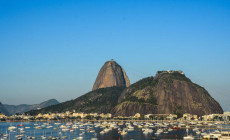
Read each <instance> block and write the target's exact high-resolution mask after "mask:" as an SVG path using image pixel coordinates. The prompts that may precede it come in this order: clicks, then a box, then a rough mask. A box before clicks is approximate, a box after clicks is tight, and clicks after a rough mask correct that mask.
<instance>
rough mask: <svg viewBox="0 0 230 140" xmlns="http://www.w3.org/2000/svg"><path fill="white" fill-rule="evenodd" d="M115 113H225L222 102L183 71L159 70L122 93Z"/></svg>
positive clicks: (127, 114)
mask: <svg viewBox="0 0 230 140" xmlns="http://www.w3.org/2000/svg"><path fill="white" fill-rule="evenodd" d="M112 113H113V114H114V115H115V116H120V115H121V116H133V115H135V113H140V114H142V115H146V114H184V113H190V114H196V115H200V116H201V115H206V114H212V113H218V114H219V113H223V109H222V108H221V106H220V105H219V103H218V102H217V101H216V100H215V99H213V98H212V97H211V96H210V94H209V93H208V92H207V91H206V90H205V89H204V88H203V87H201V86H199V85H197V84H195V83H193V82H192V81H191V80H190V79H188V78H187V77H186V76H185V75H184V74H183V73H181V72H178V71H174V72H167V71H164V72H159V73H158V74H157V75H156V76H155V77H148V78H145V79H142V80H140V81H138V82H137V83H135V84H132V85H131V86H130V87H128V88H126V89H125V90H124V91H123V93H122V94H121V96H120V98H119V101H118V105H117V106H116V107H115V108H114V109H113V110H112Z"/></svg>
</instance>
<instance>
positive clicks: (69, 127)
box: [0, 122, 229, 140]
mask: <svg viewBox="0 0 230 140" xmlns="http://www.w3.org/2000/svg"><path fill="white" fill-rule="evenodd" d="M74 124H75V126H77V128H73V125H74ZM142 124H143V125H144V124H145V123H142ZM62 125H63V126H64V128H62V127H61V126H62ZM96 125H98V123H96V122H92V123H78V122H75V123H68V122H65V123H64V122H62V123H60V124H57V122H0V134H1V137H3V135H4V134H8V135H9V136H8V139H10V140H17V139H18V138H20V137H19V135H20V134H23V135H21V138H22V139H23V140H27V139H29V138H31V137H36V140H42V137H41V136H42V135H44V136H46V138H44V139H46V140H48V139H52V137H58V139H63V140H72V139H80V138H82V139H84V140H90V139H92V138H97V139H98V140H119V139H120V140H131V139H133V140H151V139H154V138H155V139H183V136H186V135H193V136H194V137H195V139H199V138H201V135H197V134H196V133H195V132H194V131H193V128H194V127H193V128H192V127H191V128H189V129H187V130H186V129H178V130H173V131H167V130H168V128H161V129H163V130H164V132H162V133H161V134H159V135H155V133H156V131H157V130H158V129H160V127H154V128H150V129H152V130H153V132H152V133H149V134H143V131H142V128H138V127H137V126H136V125H133V123H131V125H132V126H133V127H134V131H128V133H127V134H126V135H124V136H122V135H121V134H120V133H119V130H118V128H120V130H122V129H123V128H125V127H126V124H125V123H124V124H123V125H119V126H118V128H116V129H112V130H111V131H109V132H107V133H104V134H100V132H101V131H102V130H103V129H104V128H102V127H96ZM10 126H15V127H16V129H13V130H11V131H10V130H9V127H10ZM101 126H104V127H106V125H103V124H101ZM35 127H37V128H35ZM225 127H229V125H228V126H225ZM205 128H206V129H205ZM20 129H21V131H20ZM202 129H203V131H204V132H207V133H209V132H211V131H214V129H208V127H203V128H202ZM202 129H200V131H202ZM65 130H66V131H65ZM215 130H216V129H215ZM65 136H66V137H65Z"/></svg>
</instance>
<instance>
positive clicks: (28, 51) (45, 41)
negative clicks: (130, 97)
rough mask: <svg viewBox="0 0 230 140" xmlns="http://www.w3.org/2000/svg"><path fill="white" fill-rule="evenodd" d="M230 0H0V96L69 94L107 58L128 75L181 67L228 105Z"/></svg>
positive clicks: (85, 86)
mask: <svg viewBox="0 0 230 140" xmlns="http://www.w3.org/2000/svg"><path fill="white" fill-rule="evenodd" d="M229 17H230V1H228V0H220V1H209V0H203V1H198V0H197V1H196V0H195V1H194V0H189V1H177V0H176V1H171V0H168V1H160V0H156V1H149V0H147V1H138V0H131V1H130V0H128V1H106V0H100V1H87V0H86V1H81V0H79V1H74V0H67V1H61V0H57V1H45V0H39V1H36V0H35V1H28V0H22V1H15V0H13V1H6V0H3V1H0V31H1V32H0V64H1V68H0V79H1V80H0V95H1V98H0V102H2V103H3V104H10V105H11V104H12V105H18V104H38V103H41V102H43V101H46V100H48V99H52V98H54V99H57V100H58V101H59V102H63V101H67V100H71V99H75V98H77V97H79V96H81V95H83V94H85V93H87V92H89V91H91V89H92V87H93V83H94V81H95V80H96V77H97V74H98V72H99V70H100V68H101V67H102V66H103V64H104V63H105V62H106V61H109V60H110V59H114V60H115V61H116V62H117V63H118V64H120V65H121V66H122V67H123V68H124V70H125V71H126V74H127V75H128V77H129V79H130V82H131V83H135V82H137V81H138V80H140V79H142V78H145V77H148V76H154V75H155V74H156V72H157V71H158V70H182V71H183V72H184V73H185V75H186V76H187V77H188V78H190V79H191V80H192V81H193V82H194V83H196V84H199V85H201V86H203V87H204V88H205V89H206V90H207V91H208V92H209V93H210V94H211V96H212V97H213V98H214V99H215V100H217V101H218V102H219V103H220V105H221V106H222V108H223V109H224V110H225V111H227V110H230V102H229V99H230V82H229V79H230V65H229V60H230V55H229V54H230V18H229Z"/></svg>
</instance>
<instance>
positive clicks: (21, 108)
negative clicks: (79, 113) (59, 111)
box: [4, 99, 59, 115]
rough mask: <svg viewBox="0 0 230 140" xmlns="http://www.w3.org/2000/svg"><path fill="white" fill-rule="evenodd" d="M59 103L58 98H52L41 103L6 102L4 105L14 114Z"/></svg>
mask: <svg viewBox="0 0 230 140" xmlns="http://www.w3.org/2000/svg"><path fill="white" fill-rule="evenodd" d="M56 104H59V102H58V101H57V100H56V99H50V100H47V101H45V102H42V103H40V104H34V105H27V104H21V105H8V104H4V106H5V107H6V108H7V110H8V111H9V113H10V114H12V115H14V114H16V113H23V112H27V111H30V110H34V109H37V108H45V107H48V106H51V105H56Z"/></svg>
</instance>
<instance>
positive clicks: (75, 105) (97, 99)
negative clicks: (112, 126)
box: [28, 87, 124, 115]
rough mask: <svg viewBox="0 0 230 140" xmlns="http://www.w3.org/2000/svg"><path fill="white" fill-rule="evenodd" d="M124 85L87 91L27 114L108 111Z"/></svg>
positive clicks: (115, 102)
mask: <svg viewBox="0 0 230 140" xmlns="http://www.w3.org/2000/svg"><path fill="white" fill-rule="evenodd" d="M123 90H124V87H109V88H102V89H98V90H95V91H91V92H88V93H86V94H84V95H82V96H80V97H78V98H76V99H74V100H70V101H66V102H64V103H60V104H58V105H53V106H49V107H46V108H43V109H41V110H33V111H30V112H28V113H29V114H33V115H35V114H38V113H49V112H65V111H73V110H75V111H76V112H85V113H94V112H97V113H109V112H110V111H111V109H112V108H113V107H114V106H115V105H117V101H118V98H119V96H120V94H121V92H122V91H123Z"/></svg>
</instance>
